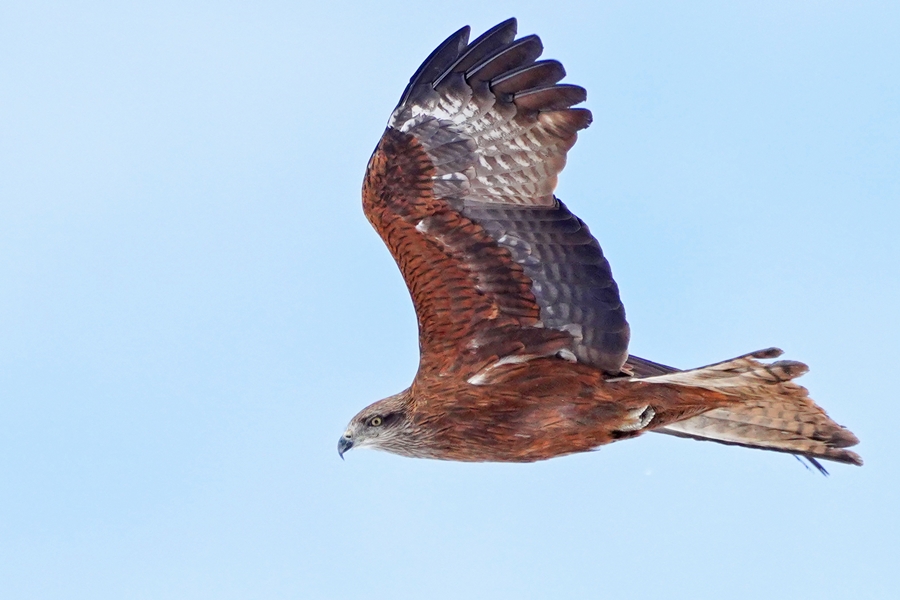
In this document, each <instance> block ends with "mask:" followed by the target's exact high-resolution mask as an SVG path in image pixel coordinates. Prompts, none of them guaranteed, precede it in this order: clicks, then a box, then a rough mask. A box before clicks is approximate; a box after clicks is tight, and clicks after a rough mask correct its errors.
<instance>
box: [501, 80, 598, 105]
mask: <svg viewBox="0 0 900 600" xmlns="http://www.w3.org/2000/svg"><path fill="white" fill-rule="evenodd" d="M585 100H587V91H585V89H584V88H583V87H580V86H577V85H571V84H562V85H551V86H548V87H543V88H538V89H532V90H525V91H524V92H518V93H517V94H516V95H515V96H513V102H515V103H516V106H517V107H519V108H521V109H525V110H542V111H549V110H561V109H563V108H569V107H570V106H572V105H575V104H578V103H580V102H584V101H585Z"/></svg>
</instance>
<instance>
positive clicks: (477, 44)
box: [434, 18, 518, 87]
mask: <svg viewBox="0 0 900 600" xmlns="http://www.w3.org/2000/svg"><path fill="white" fill-rule="evenodd" d="M517 29H518V23H517V22H516V19H515V18H512V19H507V20H506V21H503V22H502V23H500V24H499V25H496V26H494V27H492V28H491V29H489V30H487V31H486V32H484V33H483V34H481V35H480V36H478V39H476V40H475V41H474V42H472V43H471V44H469V45H468V46H467V47H466V48H465V51H464V52H463V53H462V55H461V56H460V57H459V58H457V59H456V61H455V62H454V63H453V64H452V65H450V67H449V68H447V69H446V70H445V71H444V72H443V73H442V74H441V75H440V76H439V77H437V79H435V80H434V87H437V86H438V85H440V83H441V81H443V80H444V78H445V77H447V75H449V74H450V73H465V72H466V71H468V70H469V69H470V68H472V66H473V65H475V64H477V63H478V62H480V61H481V60H483V59H484V58H485V57H486V56H488V55H490V54H492V53H494V52H496V51H497V50H499V49H500V48H502V47H504V46H506V45H507V44H509V43H510V42H512V41H513V40H514V39H515V38H516V31H517Z"/></svg>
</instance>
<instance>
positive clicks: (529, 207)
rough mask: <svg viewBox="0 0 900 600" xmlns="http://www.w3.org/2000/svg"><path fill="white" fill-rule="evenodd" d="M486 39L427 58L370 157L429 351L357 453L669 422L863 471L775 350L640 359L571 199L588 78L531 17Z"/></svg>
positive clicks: (354, 438)
mask: <svg viewBox="0 0 900 600" xmlns="http://www.w3.org/2000/svg"><path fill="white" fill-rule="evenodd" d="M468 38H469V28H468V27H463V28H462V29H460V30H459V31H457V32H456V33H454V34H453V35H451V36H450V37H449V38H447V40H446V41H444V42H443V43H442V44H441V45H440V46H439V47H438V48H437V49H436V50H435V51H434V52H432V53H431V56H429V57H428V58H427V59H426V60H425V62H424V63H423V64H422V66H421V67H419V69H418V71H416V73H415V74H414V75H413V77H412V79H411V80H410V82H409V85H408V86H407V87H406V90H405V91H404V92H403V96H402V97H401V98H400V102H399V104H398V105H397V108H396V109H394V112H393V114H391V117H390V120H389V122H388V126H387V129H386V130H385V132H384V135H383V136H382V137H381V141H380V142H379V143H378V146H377V147H376V148H375V152H374V153H373V154H372V158H371V159H370V161H369V165H368V169H367V171H366V176H365V181H364V183H363V209H364V210H365V214H366V217H367V218H368V219H369V221H370V222H371V224H372V226H373V227H375V230H376V231H377V232H378V234H379V235H380V236H381V238H382V239H383V240H384V243H385V244H386V245H387V247H388V249H389V250H390V252H391V255H393V257H394V260H395V261H396V262H397V265H398V266H399V267H400V271H401V272H402V274H403V278H404V280H405V281H406V285H407V287H408V288H409V292H410V295H411V296H412V301H413V304H414V305H415V311H416V317H417V320H418V325H419V351H420V361H419V369H418V372H417V373H416V376H415V379H414V380H413V382H412V385H410V387H409V388H408V389H406V390H404V391H402V392H400V393H399V394H396V395H394V396H390V397H388V398H385V399H383V400H379V401H378V402H375V403H374V404H372V405H370V406H368V407H367V408H365V409H363V410H362V411H361V412H360V413H359V414H357V415H356V416H355V417H353V419H352V420H351V421H350V424H349V425H348V426H347V429H346V431H345V432H344V434H343V436H341V438H340V441H339V442H338V450H339V452H340V454H341V456H343V454H344V453H345V452H346V451H347V450H349V449H350V448H357V447H371V448H376V449H379V450H385V451H388V452H393V453H396V454H401V455H404V456H410V457H421V458H434V459H445V460H457V461H503V462H530V461H537V460H544V459H548V458H553V457H555V456H562V455H565V454H571V453H573V452H585V451H588V450H594V449H596V448H598V447H599V446H602V445H603V444H608V443H610V442H615V441H618V440H623V439H626V438H632V437H636V436H639V435H641V434H642V433H644V432H648V431H653V432H658V433H666V434H670V435H676V436H681V437H687V438H694V439H699V440H710V441H714V442H719V443H723V444H732V445H738V446H746V447H748V448H760V449H763V450H773V451H777V452H787V453H791V454H794V455H797V456H802V457H805V458H807V459H808V460H809V461H810V462H811V463H812V464H813V465H815V466H816V467H817V468H819V469H820V470H823V471H824V469H821V465H820V464H819V463H818V461H817V459H827V460H832V461H837V462H842V463H849V464H854V465H861V464H862V460H861V458H860V457H859V455H857V454H856V453H854V452H852V451H850V450H847V449H846V448H847V447H849V446H853V445H855V444H856V443H858V440H857V438H856V436H854V435H853V434H852V433H851V432H850V431H849V430H847V429H846V428H844V427H842V426H840V425H838V424H837V423H835V422H834V421H832V420H831V419H830V418H829V417H828V415H826V414H825V411H824V410H822V409H821V408H820V407H819V406H817V405H816V404H815V403H814V402H813V401H812V399H810V398H809V396H808V395H807V390H806V389H805V388H803V387H801V386H799V385H797V384H796V383H794V379H796V378H797V377H799V376H800V375H803V374H804V373H805V372H806V371H807V367H806V365H804V364H803V363H799V362H795V361H790V360H772V359H776V358H777V357H778V356H779V355H780V354H781V351H780V350H778V349H776V348H769V349H767V350H760V351H757V352H751V353H749V354H745V355H743V356H739V357H737V358H733V359H731V360H726V361H722V362H720V363H716V364H712V365H708V366H705V367H701V368H697V369H690V370H685V371H682V370H678V369H675V368H672V367H667V366H664V365H660V364H658V363H655V362H651V361H649V360H645V359H642V358H638V357H636V356H630V355H629V354H628V339H629V327H628V322H627V321H626V320H625V310H624V308H623V307H622V302H621V300H620V299H619V290H618V287H617V286H616V283H615V281H614V280H613V277H612V273H611V271H610V267H609V263H608V262H607V260H606V258H604V256H603V251H602V250H601V249H600V245H599V244H598V243H597V240H596V239H594V237H593V236H592V235H591V233H590V231H589V230H588V227H587V225H585V223H584V222H583V221H582V220H581V219H579V218H578V217H577V216H575V215H574V214H573V213H572V212H571V211H569V209H568V208H567V207H566V205H565V204H563V203H562V202H561V201H560V200H559V199H558V198H556V197H555V196H554V195H553V190H554V189H555V187H556V178H557V176H558V175H559V173H560V171H562V169H563V166H564V165H565V162H566V154H567V152H568V151H569V149H571V148H572V146H573V145H574V144H575V140H576V137H577V132H578V131H580V130H582V129H584V128H586V127H587V126H588V125H589V124H590V122H591V113H590V111H589V110H587V109H585V108H573V107H574V106H576V105H578V104H580V103H581V102H583V101H584V100H585V98H586V93H585V90H584V89H583V88H581V87H578V86H576V85H571V84H562V83H559V81H560V80H562V79H563V77H564V76H565V71H564V69H563V66H562V65H561V64H560V63H559V62H557V61H555V60H538V58H539V57H540V55H541V52H542V50H543V46H542V44H541V40H540V39H539V38H538V37H537V36H535V35H528V36H524V37H521V38H518V39H516V21H515V19H510V20H508V21H505V22H503V23H500V24H499V25H497V26H496V27H494V28H493V29H491V30H490V31H488V32H487V33H485V34H484V35H482V36H481V37H479V38H478V39H476V40H475V41H473V42H471V43H469V42H468Z"/></svg>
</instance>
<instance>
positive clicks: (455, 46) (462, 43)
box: [397, 25, 470, 106]
mask: <svg viewBox="0 0 900 600" xmlns="http://www.w3.org/2000/svg"><path fill="white" fill-rule="evenodd" d="M469 31H470V28H469V26H468V25H466V26H465V27H462V28H460V29H459V30H458V31H456V32H455V33H453V34H452V35H451V36H450V37H448V38H447V39H446V40H444V41H443V42H442V43H441V45H440V46H438V47H437V48H435V49H434V51H433V52H432V53H431V54H429V55H428V58H426V59H425V61H424V62H423V63H422V64H421V65H420V66H419V68H418V69H416V72H415V73H414V74H413V76H412V77H411V78H410V79H409V85H407V86H406V89H405V90H403V95H402V96H401V97H400V102H398V103H397V106H402V105H403V104H404V103H405V102H406V101H407V100H408V99H409V96H410V94H411V93H412V91H413V89H415V87H416V86H417V85H419V84H422V83H431V82H433V81H434V80H435V79H437V78H438V77H440V76H441V75H442V74H443V73H444V71H446V70H447V69H448V68H449V67H450V65H452V64H453V63H454V62H455V61H456V59H457V58H458V57H459V55H460V53H462V51H463V50H464V49H465V48H466V44H467V43H468V41H469Z"/></svg>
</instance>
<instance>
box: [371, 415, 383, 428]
mask: <svg viewBox="0 0 900 600" xmlns="http://www.w3.org/2000/svg"><path fill="white" fill-rule="evenodd" d="M382 423H384V419H382V418H381V417H372V419H371V420H370V421H369V425H370V426H372V427H381V424H382Z"/></svg>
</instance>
